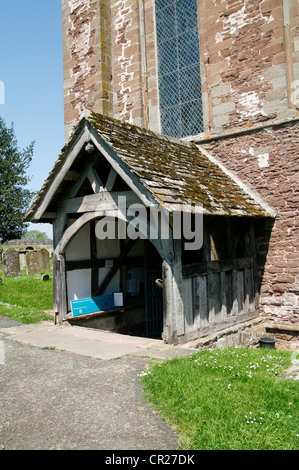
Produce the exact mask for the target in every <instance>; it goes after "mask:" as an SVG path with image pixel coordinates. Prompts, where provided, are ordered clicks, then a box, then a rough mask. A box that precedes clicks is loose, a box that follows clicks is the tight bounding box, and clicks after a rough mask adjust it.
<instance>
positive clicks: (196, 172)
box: [26, 113, 274, 221]
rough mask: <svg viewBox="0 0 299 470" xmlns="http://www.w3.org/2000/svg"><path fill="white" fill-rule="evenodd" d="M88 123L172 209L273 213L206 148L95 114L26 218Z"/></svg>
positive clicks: (30, 213)
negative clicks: (192, 206)
mask: <svg viewBox="0 0 299 470" xmlns="http://www.w3.org/2000/svg"><path fill="white" fill-rule="evenodd" d="M85 127H87V128H89V129H90V130H91V131H92V135H93V136H95V139H96V141H97V142H98V143H99V144H102V145H105V148H106V149H108V151H110V152H111V155H112V157H113V155H114V156H115V158H117V159H118V162H119V163H120V165H121V166H122V167H123V168H124V169H125V171H126V173H127V174H129V176H130V175H132V177H134V178H135V180H136V178H137V179H138V181H139V182H140V184H141V186H142V187H143V188H144V190H145V193H146V194H148V195H151V196H152V198H154V200H155V201H156V202H157V203H160V204H162V205H164V206H165V207H166V208H168V209H169V210H171V209H172V206H173V204H201V205H203V211H204V213H206V214H213V215H214V214H221V215H244V216H273V215H274V213H273V211H272V210H271V208H269V207H268V206H267V204H265V203H264V201H262V200H261V199H260V197H259V196H258V195H256V194H255V193H253V192H252V191H251V190H250V189H248V188H247V187H246V186H245V185H244V184H243V183H242V182H241V181H240V180H238V178H236V177H235V176H234V175H232V174H231V173H230V172H228V171H227V170H226V169H225V168H224V167H223V166H222V165H221V164H220V163H219V162H217V160H215V159H214V158H213V156H211V155H210V154H209V153H208V152H207V151H206V150H204V149H203V148H202V147H200V146H196V145H195V144H194V143H189V142H183V141H180V140H178V139H173V138H169V137H165V136H161V135H159V134H156V133H154V132H152V131H149V130H145V129H141V128H140V127H137V126H135V125H132V124H128V123H122V122H120V121H117V120H115V119H112V118H109V117H107V116H103V115H100V114H95V113H92V115H91V116H90V117H89V118H88V119H85V118H84V119H82V120H81V122H80V123H79V125H78V126H77V128H76V130H75V132H74V134H73V136H72V138H71V140H70V142H69V143H68V144H67V145H66V146H65V147H64V148H63V149H62V151H61V154H60V155H59V157H58V159H57V161H56V163H55V165H54V167H53V169H52V171H51V172H50V174H49V176H48V178H47V180H46V181H45V183H44V185H43V187H42V189H41V190H40V192H39V193H38V195H37V197H36V199H35V201H34V202H33V204H32V206H31V208H30V209H29V211H28V213H27V215H26V220H27V221H28V220H33V219H34V214H35V212H36V210H37V209H38V207H39V205H40V204H41V202H42V201H43V198H44V197H45V196H46V194H47V192H48V191H49V189H50V187H51V185H52V183H53V181H54V180H55V179H56V177H57V176H58V174H59V172H60V170H61V168H62V166H63V165H64V163H65V161H66V159H67V157H68V155H69V153H70V151H71V150H72V149H73V148H74V146H75V144H76V142H77V141H78V139H79V136H80V134H82V131H83V130H84V128H85ZM116 171H117V168H116Z"/></svg>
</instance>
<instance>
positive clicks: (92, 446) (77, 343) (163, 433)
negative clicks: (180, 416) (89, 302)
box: [0, 322, 194, 450]
mask: <svg viewBox="0 0 299 470" xmlns="http://www.w3.org/2000/svg"><path fill="white" fill-rule="evenodd" d="M1 326H2V328H1ZM43 348H46V349H43ZM53 348H55V349H53ZM1 350H2V361H1ZM190 352H194V351H191V350H187V349H184V348H176V347H174V346H170V345H166V344H164V343H163V342H162V341H156V340H149V339H145V338H144V339H143V338H133V337H128V336H123V335H114V334H113V333H109V332H107V333H106V332H101V331H94V330H89V329H85V328H79V327H71V326H64V327H55V326H54V325H53V324H52V323H42V324H39V325H19V326H17V325H16V324H9V323H8V324H5V326H4V327H3V323H2V325H1V322H0V399H1V407H0V448H5V449H8V450H48V449H50V450H51V449H52V450H55V449H58V450H59V449H60V450H68V449H70V450H73V449H76V450H100V449H102V450H176V449H178V439H177V435H176V433H175V431H174V430H173V429H172V428H170V427H169V426H168V425H167V424H166V423H165V422H164V421H163V420H162V419H161V417H160V415H159V414H157V413H156V412H155V411H154V410H153V408H152V407H151V406H150V405H149V404H148V403H147V402H146V401H145V399H144V396H143V392H142V386H141V383H140V379H139V377H138V374H139V373H140V372H141V371H142V370H144V368H145V367H146V366H147V365H148V364H149V363H150V362H151V361H152V360H153V358H158V359H167V358H171V357H176V356H179V355H187V354H190ZM1 362H2V364H1Z"/></svg>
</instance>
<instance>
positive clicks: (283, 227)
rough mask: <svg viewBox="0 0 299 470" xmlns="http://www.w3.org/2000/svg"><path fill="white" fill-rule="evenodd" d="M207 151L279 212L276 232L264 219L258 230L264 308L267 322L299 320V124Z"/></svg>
mask: <svg viewBox="0 0 299 470" xmlns="http://www.w3.org/2000/svg"><path fill="white" fill-rule="evenodd" d="M204 147H205V148H206V149H207V150H209V151H210V152H211V153H212V154H213V155H215V156H216V157H217V158H218V159H219V160H221V162H222V163H223V164H224V165H225V166H226V167H227V168H228V169H230V170H231V171H233V172H234V173H235V174H237V175H238V176H239V177H240V178H241V180H242V181H243V182H245V183H247V184H248V185H249V186H250V187H251V188H253V189H254V190H256V191H258V193H259V194H260V195H261V196H262V197H263V199H264V200H265V201H266V202H267V203H268V204H269V205H270V206H271V207H273V208H274V209H275V210H276V212H277V216H276V221H275V224H274V226H273V228H272V223H271V221H269V222H268V224H265V221H264V220H263V221H261V223H260V224H259V225H258V226H257V229H256V232H257V243H258V247H257V248H258V264H259V272H260V276H262V277H263V279H262V290H261V294H262V295H261V306H262V309H263V311H264V312H265V313H266V314H267V316H268V318H269V320H275V321H280V322H282V323H296V322H299V263H298V260H299V223H298V220H299V185H298V182H299V159H298V150H299V122H297V123H295V122H293V123H289V124H286V125H284V126H278V127H266V128H265V129H263V130H260V131H256V132H250V133H249V132H248V133H245V134H243V135H231V136H230V137H227V138H221V139H218V140H211V141H210V142H209V143H207V144H205V145H204ZM271 230H272V232H271V238H270V244H269V246H268V245H267V239H268V233H267V232H268V231H271ZM264 263H266V264H265V268H264Z"/></svg>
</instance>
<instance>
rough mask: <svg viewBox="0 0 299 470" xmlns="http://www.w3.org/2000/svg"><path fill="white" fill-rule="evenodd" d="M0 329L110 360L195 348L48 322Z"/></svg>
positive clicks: (160, 356)
mask: <svg viewBox="0 0 299 470" xmlns="http://www.w3.org/2000/svg"><path fill="white" fill-rule="evenodd" d="M0 332H2V333H4V334H6V335H10V337H11V339H14V340H16V341H19V342H21V343H23V344H29V345H32V346H38V347H40V348H55V349H59V350H63V351H68V352H73V353H76V354H80V355H83V356H89V357H94V358H97V359H102V360H111V359H116V358H119V357H123V356H127V355H132V356H140V357H155V358H157V359H172V358H174V357H181V356H187V355H189V354H192V353H195V352H196V350H195V349H189V348H184V347H181V346H173V345H169V344H165V343H164V341H163V340H156V339H150V338H140V337H137V336H129V335H121V334H118V333H112V332H110V331H103V330H95V329H91V328H83V327H78V326H71V325H69V324H68V323H64V324H63V325H61V326H57V325H54V324H53V323H52V322H42V323H39V324H31V325H18V326H13V327H10V328H5V329H4V328H0Z"/></svg>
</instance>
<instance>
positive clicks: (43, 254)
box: [37, 248, 50, 271]
mask: <svg viewBox="0 0 299 470" xmlns="http://www.w3.org/2000/svg"><path fill="white" fill-rule="evenodd" d="M37 253H38V256H39V266H40V269H41V271H43V270H44V269H45V270H47V271H48V270H49V269H50V254H49V252H48V250H47V249H46V248H40V250H38V252H37Z"/></svg>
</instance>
